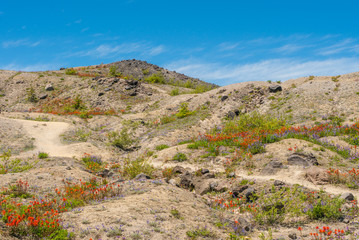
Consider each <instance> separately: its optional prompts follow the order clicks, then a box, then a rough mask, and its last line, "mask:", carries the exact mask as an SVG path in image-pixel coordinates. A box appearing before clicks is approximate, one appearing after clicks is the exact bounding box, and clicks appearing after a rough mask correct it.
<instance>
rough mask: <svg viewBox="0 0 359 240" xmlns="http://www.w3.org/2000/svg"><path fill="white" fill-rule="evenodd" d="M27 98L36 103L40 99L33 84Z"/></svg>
mask: <svg viewBox="0 0 359 240" xmlns="http://www.w3.org/2000/svg"><path fill="white" fill-rule="evenodd" d="M26 92H27V98H26V100H27V101H29V102H32V103H36V102H37V101H38V99H37V97H36V94H35V89H34V87H33V86H31V87H29V88H28V89H27V90H26Z"/></svg>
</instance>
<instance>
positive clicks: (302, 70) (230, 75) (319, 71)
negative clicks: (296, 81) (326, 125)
mask: <svg viewBox="0 0 359 240" xmlns="http://www.w3.org/2000/svg"><path fill="white" fill-rule="evenodd" d="M358 66H359V58H340V59H327V60H313V61H304V60H295V59H287V58H283V59H269V60H265V61H258V62H254V63H248V64H238V65H222V64H219V63H206V62H201V61H198V60H194V59H190V60H183V61H178V62H174V63H171V64H169V65H168V66H167V67H168V68H169V69H171V70H176V71H177V72H182V73H185V74H188V75H190V76H193V77H198V78H200V79H202V80H205V81H209V82H214V83H217V84H219V85H227V84H232V83H238V82H244V81H266V80H269V79H270V80H281V81H284V80H288V79H292V78H298V77H302V76H308V75H338V74H343V73H349V72H355V71H358V70H359V69H358Z"/></svg>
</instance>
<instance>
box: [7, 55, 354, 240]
mask: <svg viewBox="0 0 359 240" xmlns="http://www.w3.org/2000/svg"><path fill="white" fill-rule="evenodd" d="M358 102H359V73H350V74H345V75H341V76H306V77H302V78H298V79H291V80H287V81H285V82H283V83H281V82H280V81H278V82H243V83H238V84H233V85H229V86H224V87H219V86H216V85H213V84H209V83H205V82H203V81H200V80H199V79H194V78H191V77H187V76H185V75H183V74H179V73H176V72H173V71H169V70H166V69H163V68H160V67H158V66H155V65H152V64H149V63H146V62H143V61H138V60H126V61H120V62H116V63H111V64H101V65H96V66H88V67H74V68H67V69H61V70H58V71H46V72H16V71H6V70H2V71H0V109H1V114H0V136H1V138H0V173H1V178H0V185H1V188H2V190H1V194H0V198H1V199H0V201H1V205H0V213H1V219H2V221H0V228H1V231H0V237H1V239H357V238H358V237H357V236H358V232H359V230H358V228H359V227H358V225H357V222H358V212H359V208H358V206H357V197H358V196H359V191H358V188H359V184H358V181H359V177H358V175H359V169H358V161H359V153H358V152H357V146H358V144H359V141H358V133H359V105H358Z"/></svg>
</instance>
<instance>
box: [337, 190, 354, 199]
mask: <svg viewBox="0 0 359 240" xmlns="http://www.w3.org/2000/svg"><path fill="white" fill-rule="evenodd" d="M340 198H341V199H344V200H347V201H353V200H354V195H353V194H352V193H349V192H347V193H344V194H342V195H341V196H340Z"/></svg>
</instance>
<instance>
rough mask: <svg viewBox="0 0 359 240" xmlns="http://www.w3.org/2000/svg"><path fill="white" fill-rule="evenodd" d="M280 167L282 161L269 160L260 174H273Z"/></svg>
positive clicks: (281, 166)
mask: <svg viewBox="0 0 359 240" xmlns="http://www.w3.org/2000/svg"><path fill="white" fill-rule="evenodd" d="M282 168H283V163H281V162H278V161H275V160H273V161H271V162H269V163H268V164H267V165H266V166H265V167H264V168H263V169H262V171H261V174H262V175H275V174H276V173H277V172H279V170H280V169H282Z"/></svg>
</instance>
